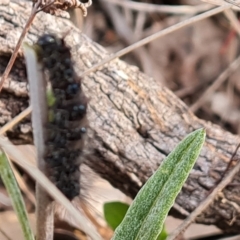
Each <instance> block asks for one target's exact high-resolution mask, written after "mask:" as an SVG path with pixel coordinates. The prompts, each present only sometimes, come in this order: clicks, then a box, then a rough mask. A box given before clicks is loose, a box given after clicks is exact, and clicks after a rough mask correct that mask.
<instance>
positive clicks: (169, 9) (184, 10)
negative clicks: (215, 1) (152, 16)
mask: <svg viewBox="0 0 240 240" xmlns="http://www.w3.org/2000/svg"><path fill="white" fill-rule="evenodd" d="M101 1H103V2H107V4H109V3H110V4H115V5H118V6H121V7H124V8H128V9H131V10H134V11H139V12H148V13H153V12H160V13H170V14H193V15H194V14H197V13H199V12H205V11H207V10H209V9H211V8H213V6H212V5H210V4H200V5H197V6H188V5H181V6H172V5H156V4H151V3H142V2H132V1H122V0H101ZM105 4H106V3H105Z"/></svg>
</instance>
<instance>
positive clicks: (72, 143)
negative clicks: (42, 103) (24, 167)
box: [36, 34, 87, 200]
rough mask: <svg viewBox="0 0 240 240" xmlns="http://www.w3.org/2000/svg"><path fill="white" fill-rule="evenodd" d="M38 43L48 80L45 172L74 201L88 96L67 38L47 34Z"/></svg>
mask: <svg viewBox="0 0 240 240" xmlns="http://www.w3.org/2000/svg"><path fill="white" fill-rule="evenodd" d="M36 45H37V48H38V57H39V61H40V62H41V63H42V65H43V69H44V71H45V72H46V75H47V79H48V83H47V88H48V89H46V91H47V104H48V124H47V126H46V130H47V140H46V149H47V152H46V154H45V161H46V166H47V171H46V172H47V174H48V177H49V178H50V179H51V180H52V181H53V183H54V184H55V185H56V186H57V187H58V188H59V189H60V190H61V191H62V193H63V194H64V195H65V196H66V197H67V198H68V199H70V200H72V199H73V198H74V197H76V196H78V195H79V192H80V184H79V178H80V171H79V165H80V163H81V161H80V157H81V154H82V152H83V147H84V135H85V133H86V129H87V119H86V111H87V98H86V97H85V95H84V94H83V92H82V89H81V82H80V79H79V78H78V77H77V75H76V74H75V71H74V69H73V63H72V60H71V52H70V49H69V48H68V47H67V46H66V45H65V42H64V40H63V39H60V38H57V37H56V36H54V35H51V34H45V35H43V36H42V37H40V38H39V39H38V41H37V44H36Z"/></svg>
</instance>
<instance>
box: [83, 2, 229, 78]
mask: <svg viewBox="0 0 240 240" xmlns="http://www.w3.org/2000/svg"><path fill="white" fill-rule="evenodd" d="M229 8H231V4H227V5H224V6H221V7H217V8H214V9H212V10H210V11H207V12H205V13H202V14H199V15H197V16H195V17H192V18H190V19H186V20H184V21H182V22H180V23H177V24H175V25H173V26H171V27H169V28H166V29H164V30H162V31H160V32H157V33H155V34H153V35H151V36H149V37H146V38H144V39H142V40H140V41H138V42H137V43H135V44H132V45H131V46H129V47H126V48H124V49H122V50H120V51H119V52H117V53H115V54H113V55H112V56H110V57H108V58H106V59H103V60H102V61H101V63H97V64H95V65H94V66H93V67H91V68H89V69H88V70H87V71H85V72H84V73H83V74H82V77H84V76H86V75H88V74H89V73H91V72H94V71H96V70H98V69H99V68H100V67H102V66H103V65H104V64H106V63H108V62H110V61H112V60H114V59H115V58H119V57H121V56H123V55H125V54H127V53H129V52H131V51H133V50H135V49H136V48H139V47H142V46H143V45H145V44H147V43H149V42H151V41H154V40H156V39H157V38H160V37H163V36H166V35H167V34H169V33H172V32H174V31H176V30H178V29H180V28H183V27H185V26H188V25H190V24H193V23H196V22H198V21H201V20H203V19H205V18H208V17H211V16H213V15H216V14H218V13H220V12H223V11H224V10H226V9H229Z"/></svg>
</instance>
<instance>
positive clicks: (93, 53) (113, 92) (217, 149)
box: [0, 1, 240, 232]
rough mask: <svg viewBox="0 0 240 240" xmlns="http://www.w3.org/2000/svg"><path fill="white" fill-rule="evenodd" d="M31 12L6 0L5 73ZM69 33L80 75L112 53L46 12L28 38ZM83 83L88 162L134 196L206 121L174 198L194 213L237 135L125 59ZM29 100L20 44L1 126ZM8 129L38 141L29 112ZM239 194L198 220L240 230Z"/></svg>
mask: <svg viewBox="0 0 240 240" xmlns="http://www.w3.org/2000/svg"><path fill="white" fill-rule="evenodd" d="M30 11H31V3H30V2H27V1H26V2H24V1H19V3H18V2H16V3H14V2H11V3H9V2H8V1H4V3H3V4H1V5H0V20H1V28H0V56H1V57H0V75H1V74H2V73H3V70H4V68H5V67H6V64H7V61H8V60H9V57H10V55H11V53H12V51H13V49H14V46H15V45H16V42H17V39H18V37H19V35H20V33H21V31H22V29H23V27H24V24H25V23H26V21H27V18H28V16H29V15H30ZM68 31H69V33H68V35H67V36H66V41H67V43H68V45H69V46H71V47H72V53H73V57H74V61H75V68H76V71H77V72H78V74H79V75H80V74H81V73H83V72H84V71H86V70H87V69H89V68H90V67H91V66H93V65H94V64H96V63H99V62H101V61H102V59H104V58H106V57H108V56H109V53H108V52H107V51H106V50H105V49H104V48H103V47H101V46H99V45H98V44H97V43H95V42H93V41H91V40H90V39H88V38H87V37H86V36H84V35H82V34H81V32H80V31H79V30H78V29H76V28H75V27H74V26H73V24H72V23H71V22H70V21H69V20H68V19H64V18H57V17H54V16H51V15H49V14H45V13H41V12H40V13H39V14H37V17H36V18H35V20H34V22H33V25H32V27H31V28H30V30H29V33H28V34H27V37H26V41H27V42H28V43H30V44H31V43H34V42H36V40H37V38H38V37H39V36H40V35H41V34H43V33H46V32H50V33H56V34H59V35H60V36H62V35H64V34H65V33H66V32H68ZM83 88H84V91H85V93H86V95H87V96H88V97H89V108H88V119H89V122H90V127H89V129H88V137H89V140H88V144H87V146H86V152H87V153H88V155H87V157H86V163H87V165H88V166H90V167H91V168H92V169H93V170H94V171H96V172H98V173H99V174H101V176H103V177H104V178H105V179H107V180H108V181H109V182H110V183H111V184H112V185H113V186H115V187H117V188H119V189H120V190H121V191H123V192H124V193H125V194H127V195H128V196H130V197H132V198H134V196H135V195H136V193H137V192H138V191H139V189H140V187H141V186H142V184H143V183H144V182H145V181H146V180H147V179H148V177H149V176H150V175H151V174H152V172H153V171H154V170H156V169H157V167H158V166H159V165H160V164H161V162H162V160H163V159H164V158H165V157H166V156H167V155H168V154H169V153H170V152H171V151H172V150H173V148H174V147H175V146H176V145H177V143H178V142H179V141H180V140H182V139H183V138H184V137H185V136H186V135H187V134H188V133H190V132H192V131H193V130H195V129H198V128H201V127H204V128H206V131H207V139H206V143H205V145H204V148H203V150H202V152H201V155H200V157H199V159H198V161H197V163H196V164H195V167H194V169H193V170H192V172H191V174H190V176H189V179H188V180H187V182H186V184H185V185H184V187H183V189H182V191H181V193H180V194H179V196H178V198H177V200H176V203H177V204H178V205H179V206H181V207H182V208H183V209H184V210H186V211H187V212H189V213H190V212H192V211H193V210H194V209H195V208H196V207H197V206H198V205H199V204H200V203H201V201H203V200H204V199H205V198H206V196H207V195H208V194H209V191H210V190H211V189H212V188H213V187H214V186H215V185H216V183H217V182H218V180H219V179H221V176H222V173H223V172H224V171H225V169H226V166H227V164H228V162H229V159H230V158H231V155H232V153H233V152H234V150H235V148H236V146H237V144H238V143H239V141H240V138H239V136H235V135H233V134H231V133H229V132H227V131H225V130H223V129H221V128H220V127H219V126H217V125H214V124H212V123H211V122H206V121H203V120H200V119H198V118H197V117H196V116H195V115H194V114H192V113H191V112H190V111H189V109H188V107H187V106H186V105H185V104H184V103H183V102H182V101H181V100H180V99H179V98H177V97H176V96H175V95H174V94H173V93H172V92H171V91H169V90H168V89H167V88H165V87H164V86H162V85H160V84H159V83H158V81H157V80H154V79H152V78H150V77H148V76H146V75H145V74H143V73H142V72H140V71H139V69H138V68H137V67H135V66H130V65H128V64H126V63H125V62H123V61H121V60H119V59H116V60H114V61H112V62H110V63H108V64H106V65H104V66H102V67H101V69H99V70H97V71H95V72H93V73H90V74H89V75H87V76H85V77H84V78H83ZM28 102H29V99H28V84H27V76H26V70H25V61H24V58H23V52H22V50H21V51H20V53H19V57H18V59H17V61H16V63H15V65H14V68H13V70H12V71H11V74H10V76H9V77H8V79H7V81H6V82H5V84H4V88H3V91H2V92H1V94H0V106H1V114H0V124H1V126H3V125H4V124H6V123H7V122H8V121H9V120H11V119H12V118H13V117H14V116H16V115H17V114H19V113H20V112H21V111H22V110H24V109H25V108H26V107H27V106H28ZM7 135H8V137H9V138H10V139H11V140H12V141H13V142H14V143H16V144H18V143H29V142H32V132H31V123H30V118H28V119H25V120H24V121H22V122H21V123H20V124H19V125H18V126H16V127H15V128H14V129H13V130H12V131H9V132H8V134H7ZM89 153H90V154H89ZM237 157H239V154H237ZM236 184H240V178H239V176H236V177H235V179H234V185H235V186H236ZM239 196H240V190H239V188H238V187H232V186H230V185H229V186H228V187H226V188H225V189H224V191H223V192H222V193H221V194H219V195H218V196H217V197H216V199H215V200H214V202H213V203H212V205H211V206H210V207H209V208H208V209H207V210H206V211H205V212H204V213H202V215H201V216H199V218H197V219H196V221H197V222H199V223H203V224H214V225H216V226H218V227H220V228H221V229H222V230H224V231H228V232H240V215H239V214H238V213H239V207H240V198H239ZM173 210H174V211H173V212H172V213H173V214H175V215H177V213H179V212H178V209H173Z"/></svg>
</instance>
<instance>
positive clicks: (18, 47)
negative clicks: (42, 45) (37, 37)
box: [0, 0, 41, 92]
mask: <svg viewBox="0 0 240 240" xmlns="http://www.w3.org/2000/svg"><path fill="white" fill-rule="evenodd" d="M40 2H41V0H38V2H37V3H35V4H34V6H33V9H32V12H31V15H30V17H29V19H28V21H27V23H26V25H25V27H24V29H23V31H22V33H21V36H20V38H19V39H18V42H17V45H16V47H15V49H14V51H13V54H12V56H11V58H10V60H9V62H8V65H7V67H6V69H5V71H4V73H3V75H2V79H1V80H0V92H1V90H2V88H3V84H4V81H5V80H6V79H7V77H8V75H9V73H10V71H11V69H12V66H13V64H14V62H15V60H16V58H17V54H18V51H19V49H20V47H21V45H22V42H23V39H24V37H25V36H26V34H27V32H28V30H29V28H30V26H31V24H32V22H33V19H34V18H35V16H36V14H37V9H38V7H39V5H40Z"/></svg>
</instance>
